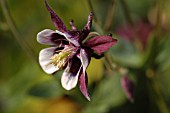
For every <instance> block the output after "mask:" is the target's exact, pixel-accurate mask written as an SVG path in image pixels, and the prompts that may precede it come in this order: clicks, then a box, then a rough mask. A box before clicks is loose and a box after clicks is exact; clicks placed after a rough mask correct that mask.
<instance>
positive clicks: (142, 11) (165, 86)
mask: <svg viewBox="0 0 170 113" xmlns="http://www.w3.org/2000/svg"><path fill="white" fill-rule="evenodd" d="M3 1H4V0H1V2H0V3H1V6H2V7H0V112H1V113H80V112H82V113H114V112H118V113H160V112H161V113H168V110H169V108H170V82H169V81H170V46H169V45H170V7H169V5H170V1H168V0H162V1H161V0H138V1H136V0H105V1H104V0H91V3H92V6H93V8H94V11H95V14H96V17H97V18H98V19H99V20H100V24H101V25H102V28H103V27H104V25H105V23H107V20H106V17H107V14H109V12H112V13H113V19H112V22H111V24H110V26H111V27H110V29H109V30H107V31H106V32H105V34H108V33H113V37H116V38H117V39H118V43H117V45H116V46H115V47H113V48H111V49H110V51H109V52H108V55H110V57H111V59H112V60H113V64H112V67H114V66H117V64H118V65H119V66H120V67H118V68H115V69H112V68H110V65H109V64H108V62H107V60H105V58H102V59H99V60H96V59H92V62H91V64H90V66H89V67H88V72H87V73H88V75H89V85H88V88H89V92H90V96H91V98H92V99H91V101H90V102H89V101H87V100H86V99H85V98H84V97H83V96H82V94H81V93H80V91H79V89H78V88H75V89H73V90H71V91H66V90H64V89H63V88H62V86H61V84H60V78H61V75H62V72H59V73H57V74H55V75H54V76H53V75H46V74H45V73H44V72H43V71H42V70H41V68H40V67H39V64H38V54H39V51H40V49H41V48H44V46H43V45H40V44H38V43H37V41H36V35H37V33H38V32H39V31H41V30H43V29H45V28H49V29H54V30H55V27H54V26H53V24H52V22H51V19H50V15H49V13H48V11H47V10H46V7H45V4H44V1H43V0H6V3H7V8H8V9H7V10H8V11H9V12H10V15H11V18H12V19H13V22H14V23H15V25H16V28H17V31H18V32H19V34H20V35H21V37H22V40H23V41H24V42H20V43H22V44H25V43H26V44H27V46H28V47H29V48H30V50H31V51H32V52H33V53H34V54H33V56H32V57H30V55H29V52H28V51H26V50H25V49H23V48H22V46H21V44H20V43H18V41H17V40H16V38H15V36H14V34H13V33H12V31H11V27H10V23H8V20H7V19H6V16H5V13H4V9H3V4H2V3H3ZM113 1H114V2H113ZM121 1H125V2H126V6H127V8H128V12H129V14H130V16H131V18H132V20H133V24H137V26H138V23H140V22H143V23H145V24H149V25H150V26H152V30H151V31H149V35H148V37H147V38H146V37H145V38H146V39H145V41H146V43H145V45H144V46H145V47H143V45H142V44H141V42H142V41H141V40H142V39H141V38H143V37H142V36H141V37H140V36H138V39H137V40H136V39H133V40H131V39H129V38H128V37H129V33H130V32H133V29H134V28H135V29H138V31H139V34H140V32H141V34H142V35H143V34H145V33H146V32H145V31H143V30H145V29H147V28H145V27H141V28H139V27H128V26H130V23H129V22H130V21H128V15H126V12H125V9H124V6H123V5H122V3H121ZM159 1H161V2H162V3H161V5H162V6H161V8H160V9H161V10H160V9H159V8H158V7H159V6H157V4H158V2H159ZM48 2H49V4H50V5H51V6H52V8H53V9H54V10H55V11H56V13H57V14H58V15H59V16H60V17H61V18H62V19H63V21H64V23H65V24H66V25H67V26H69V21H70V19H73V20H74V21H75V25H76V26H77V27H78V28H81V27H83V26H84V24H85V23H86V20H87V15H88V14H89V12H91V11H90V10H89V5H88V3H87V1H86V0H83V1H80V0H74V1H73V0H48ZM111 3H113V4H114V5H113V7H114V8H113V9H112V10H114V11H109V10H108V9H109V7H110V4H111ZM159 11H160V12H161V15H157V13H158V12H159ZM124 12H125V13H124ZM109 15H112V14H109ZM158 16H161V17H158ZM157 18H160V22H159V23H157ZM123 26H125V27H126V28H128V31H122V32H121V33H119V32H118V29H119V30H122V29H124V27H123ZM134 26H135V25H134ZM94 30H95V24H93V29H92V31H94ZM158 31H160V33H159V35H157V32H158ZM125 32H126V33H125ZM122 33H123V35H122ZM124 33H125V34H124ZM139 34H138V32H137V34H136V35H139ZM124 36H125V37H124ZM158 36H159V37H158ZM155 37H157V42H156V43H157V44H156V46H157V47H155V48H154V47H153V45H154V43H155V42H154V39H155ZM151 51H155V53H156V56H154V55H155V54H151V53H152V52H151ZM150 56H151V57H150ZM148 58H149V59H150V60H149V61H148V60H146V59H148ZM152 59H154V62H151V63H149V62H150V61H152ZM152 64H153V65H154V66H153V65H152ZM152 66H153V67H152ZM148 67H149V68H148ZM150 67H151V68H150ZM155 73H156V76H155ZM127 75H128V77H129V78H130V79H131V80H132V81H133V82H134V84H135V97H134V103H130V102H129V100H128V99H127V97H126V95H125V93H124V91H123V89H122V87H121V82H120V79H121V78H122V76H127Z"/></svg>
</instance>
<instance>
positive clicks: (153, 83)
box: [87, 0, 169, 113]
mask: <svg viewBox="0 0 170 113" xmlns="http://www.w3.org/2000/svg"><path fill="white" fill-rule="evenodd" d="M119 2H120V4H121V6H122V9H123V13H124V16H125V18H126V21H127V23H128V24H130V25H131V27H132V30H133V34H134V37H135V46H136V48H137V50H138V51H139V52H144V51H143V50H142V45H141V43H140V41H139V38H137V37H138V35H137V33H136V29H135V28H134V22H133V19H132V17H131V14H130V11H129V8H128V6H127V4H126V1H125V0H120V1H119ZM87 3H88V5H89V9H90V11H92V12H93V13H94V28H95V29H96V31H98V32H99V33H101V34H104V33H106V32H107V31H109V29H110V27H111V23H112V19H113V17H114V3H115V0H112V1H111V4H110V7H109V9H108V13H107V18H106V23H105V28H104V29H102V27H101V22H100V21H99V20H98V18H97V16H96V14H95V11H94V8H93V6H92V3H91V1H90V0H87ZM156 6H157V8H158V11H157V21H156V26H155V32H154V36H153V41H152V43H151V48H149V53H147V54H148V55H147V57H146V60H145V62H144V64H143V66H142V67H140V68H139V69H137V70H138V71H135V72H136V75H139V76H146V77H147V79H148V81H149V84H148V85H149V86H148V87H149V91H148V92H149V94H150V95H149V96H150V99H151V101H152V102H153V103H155V105H156V106H157V108H158V109H159V112H161V113H169V110H168V107H167V105H166V102H165V100H164V98H163V96H162V93H161V89H160V86H159V81H158V80H157V78H156V76H157V75H156V73H157V72H156V71H157V64H156V61H155V60H156V57H157V56H158V52H159V51H158V50H159V47H158V45H159V41H160V34H161V26H160V25H161V14H162V6H163V1H161V0H156ZM105 60H106V61H107V63H106V65H107V66H109V67H110V68H108V69H111V70H112V71H113V69H114V71H118V72H119V68H121V66H120V64H118V62H114V60H113V59H112V58H111V57H110V56H109V54H106V55H105ZM127 68H128V67H127ZM133 70H134V69H133ZM148 70H150V71H152V73H150V72H149V73H148ZM141 71H142V73H144V74H146V75H141V74H140V72H141ZM148 74H149V75H148ZM151 76H152V77H151ZM150 77H151V78H150ZM145 83H147V82H145ZM146 86H147V85H146Z"/></svg>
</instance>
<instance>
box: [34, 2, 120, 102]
mask: <svg viewBox="0 0 170 113" xmlns="http://www.w3.org/2000/svg"><path fill="white" fill-rule="evenodd" d="M45 4H46V7H47V9H48V11H49V12H50V14H51V19H52V22H53V24H54V25H55V27H56V28H57V29H58V30H55V31H53V30H50V29H45V30H43V31H41V32H39V33H38V35H37V41H38V42H39V43H41V44H46V45H51V46H52V47H49V48H46V49H42V50H41V51H40V53H39V63H40V66H41V67H42V69H43V70H44V71H45V72H46V73H47V74H53V73H55V72H57V71H59V70H62V69H64V72H63V75H62V78H61V84H62V86H63V87H64V88H65V89H66V90H71V89H72V88H74V87H75V86H76V85H77V83H78V82H79V87H80V90H81V92H82V93H83V95H84V96H85V97H86V98H87V99H88V100H90V98H89V95H88V91H87V73H86V69H87V67H88V65H89V63H90V59H91V57H92V55H93V54H94V53H96V54H98V55H101V54H102V53H103V52H105V51H106V50H108V49H109V48H110V47H111V46H113V45H114V44H115V43H116V42H117V40H116V39H113V38H112V37H111V36H95V37H93V38H91V39H89V40H87V41H84V40H85V38H86V37H87V36H88V34H89V32H90V28H91V25H92V18H93V14H92V13H90V15H89V17H88V21H87V24H86V25H85V27H84V28H83V29H82V30H80V31H79V30H77V29H76V27H75V26H74V24H73V21H70V25H71V27H72V30H71V31H70V30H68V29H67V28H66V26H65V25H64V23H63V22H62V20H61V19H60V18H59V16H58V15H57V14H56V13H55V12H54V11H53V10H52V9H51V8H50V6H49V5H48V4H47V2H46V1H45Z"/></svg>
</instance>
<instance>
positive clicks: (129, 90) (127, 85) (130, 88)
mask: <svg viewBox="0 0 170 113" xmlns="http://www.w3.org/2000/svg"><path fill="white" fill-rule="evenodd" d="M121 85H122V88H123V90H124V91H125V94H126V96H127V98H128V99H129V100H130V102H134V83H133V82H132V81H131V80H130V79H129V78H128V77H127V76H123V77H122V78H121Z"/></svg>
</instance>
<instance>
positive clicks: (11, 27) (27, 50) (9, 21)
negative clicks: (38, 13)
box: [0, 0, 36, 60]
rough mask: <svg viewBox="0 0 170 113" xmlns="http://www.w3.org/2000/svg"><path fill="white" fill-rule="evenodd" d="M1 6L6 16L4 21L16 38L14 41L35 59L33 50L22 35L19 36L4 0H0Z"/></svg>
mask: <svg viewBox="0 0 170 113" xmlns="http://www.w3.org/2000/svg"><path fill="white" fill-rule="evenodd" d="M0 2H1V6H2V10H3V13H4V16H5V18H6V21H7V23H8V25H9V27H10V29H11V31H12V33H13V35H14V38H15V39H16V41H17V42H18V44H19V45H20V46H21V48H22V49H23V50H24V51H25V52H26V53H27V55H28V56H29V57H30V58H32V59H34V60H36V58H35V57H34V56H35V55H34V52H33V51H32V50H31V49H30V48H29V46H28V44H27V43H25V41H24V40H23V37H22V36H21V34H20V33H19V31H18V30H17V27H16V25H15V22H14V21H13V19H12V16H11V14H10V11H9V8H8V6H7V3H6V0H1V1H0Z"/></svg>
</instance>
